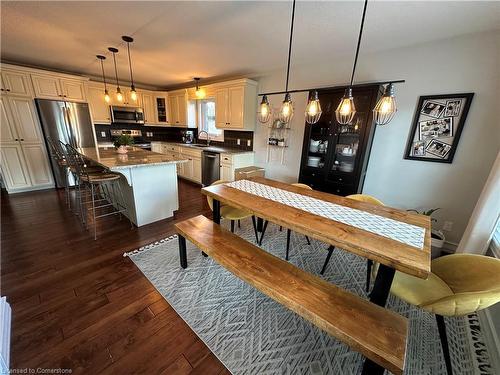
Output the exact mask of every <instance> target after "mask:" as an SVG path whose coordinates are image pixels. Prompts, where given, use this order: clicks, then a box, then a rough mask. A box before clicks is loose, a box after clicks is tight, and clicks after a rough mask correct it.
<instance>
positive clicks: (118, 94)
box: [108, 47, 123, 102]
mask: <svg viewBox="0 0 500 375" xmlns="http://www.w3.org/2000/svg"><path fill="white" fill-rule="evenodd" d="M108 50H109V52H111V53H112V54H113V62H114V64H115V78H116V100H118V101H119V102H123V94H122V90H121V89H120V84H119V83H118V70H117V69H116V56H115V54H116V53H118V49H116V48H114V47H109V48H108Z"/></svg>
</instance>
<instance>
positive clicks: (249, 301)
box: [124, 220, 493, 375]
mask: <svg viewBox="0 0 500 375" xmlns="http://www.w3.org/2000/svg"><path fill="white" fill-rule="evenodd" d="M228 224H229V223H227V222H223V223H222V225H224V226H226V227H228ZM236 234H238V235H239V236H241V237H243V238H245V239H247V240H249V241H251V242H253V243H255V237H254V234H253V228H252V225H251V221H250V220H242V222H241V228H237V229H236ZM285 243H286V230H283V231H279V229H278V227H277V226H276V225H273V224H269V227H268V228H267V232H266V235H265V237H264V241H263V244H262V246H261V247H262V248H263V249H264V250H266V251H268V252H270V253H272V254H274V255H275V256H278V257H281V258H284V255H285ZM177 245H178V244H177V238H176V237H175V236H172V237H170V238H168V239H165V240H162V241H159V242H156V243H153V244H151V245H148V246H145V247H143V248H141V249H138V250H136V251H133V252H130V253H126V254H124V255H127V256H130V258H131V259H132V261H133V262H134V263H135V264H136V265H137V266H138V267H139V269H140V270H141V271H142V272H143V273H144V275H145V276H146V277H147V278H148V279H149V280H150V281H151V283H152V284H153V285H154V286H155V288H156V289H157V290H158V291H159V292H160V293H161V294H162V295H163V296H164V297H165V299H166V300H167V301H168V303H169V304H170V305H171V306H172V307H173V308H174V309H175V310H176V311H177V313H178V314H179V315H180V316H181V317H182V319H184V320H185V321H186V323H187V324H188V325H189V326H190V327H191V328H192V329H193V331H194V332H196V334H197V335H198V336H199V337H200V338H201V339H202V340H203V341H204V342H205V343H206V345H207V346H208V347H209V348H210V350H211V351H212V352H213V353H214V354H215V355H216V356H217V357H218V358H219V359H220V361H221V362H222V363H223V364H224V365H225V366H226V367H227V368H228V369H229V370H230V371H231V372H232V373H233V374H238V375H240V374H241V375H243V374H313V375H318V374H346V375H350V374H359V373H360V372H361V368H362V364H363V360H364V357H363V356H362V355H361V354H359V353H356V352H354V351H352V350H350V349H349V347H348V346H347V345H344V344H342V343H341V342H339V341H338V340H336V339H334V338H332V337H331V336H329V335H328V334H327V333H325V332H323V331H321V330H320V329H319V328H316V327H315V326H314V325H312V324H311V323H309V322H308V321H306V320H304V319H303V318H301V317H300V316H298V315H296V314H294V313H293V312H291V311H290V310H288V309H286V308H285V307H283V306H282V305H280V304H278V303H277V302H275V301H273V300H272V299H270V298H268V297H267V296H265V295H263V294H262V293H260V292H259V291H257V290H255V289H254V288H253V287H251V286H249V285H248V284H246V283H244V282H243V281H241V280H240V279H238V278H237V277H236V276H234V275H233V274H231V273H230V272H229V271H227V270H225V269H224V268H223V267H221V266H219V265H218V264H217V263H215V262H214V261H213V260H212V259H210V258H205V257H203V256H202V254H201V252H200V250H199V249H197V248H196V247H195V246H194V245H193V244H191V243H190V242H189V241H188V242H187V258H188V268H187V269H185V270H184V269H182V268H181V267H180V266H179V254H178V247H177ZM327 247H328V246H327V245H326V244H324V243H322V242H319V241H315V240H311V245H308V244H307V242H306V239H305V238H304V236H302V235H300V234H297V233H294V232H292V237H291V246H290V262H291V263H292V264H294V265H296V266H297V267H299V268H301V269H303V270H305V271H308V272H311V273H313V274H316V275H319V271H320V270H321V267H322V265H323V262H324V260H325V257H326V255H327V251H326V249H327ZM365 275H366V260H365V259H363V258H361V257H358V256H356V255H353V254H350V253H348V252H344V251H342V250H336V251H335V252H334V254H333V256H332V258H331V259H330V263H329V266H328V269H327V271H326V272H325V275H324V276H323V278H324V279H325V280H327V281H329V282H332V283H334V284H335V285H338V286H340V287H342V288H344V289H347V290H349V291H351V292H353V293H355V294H357V295H359V296H363V297H365V298H366V293H365V291H364V284H365ZM387 308H389V309H391V310H393V311H395V312H397V313H399V314H401V315H403V316H405V317H407V318H408V319H409V320H410V332H409V342H408V348H407V365H406V370H405V374H412V375H415V374H419V375H420V374H422V375H424V374H425V375H427V374H446V369H445V366H444V359H443V353H442V349H441V344H440V340H439V335H438V330H437V326H436V320H435V318H434V316H433V315H432V314H430V313H427V312H425V311H423V310H421V309H418V308H416V307H414V306H411V305H409V304H407V303H405V302H403V301H401V300H399V299H397V298H396V297H394V296H390V298H389V301H388V305H387ZM446 326H447V332H448V340H449V344H450V352H451V357H452V362H453V371H454V373H455V374H484V375H489V374H493V370H492V369H491V367H490V366H489V359H488V354H487V351H486V347H485V345H484V343H483V340H482V335H481V331H480V327H479V323H478V321H477V317H476V316H475V315H471V316H469V317H462V318H450V319H448V318H447V319H446Z"/></svg>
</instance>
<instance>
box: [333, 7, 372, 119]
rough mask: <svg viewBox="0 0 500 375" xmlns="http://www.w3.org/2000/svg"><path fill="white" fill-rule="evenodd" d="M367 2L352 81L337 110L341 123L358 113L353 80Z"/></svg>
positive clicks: (337, 116)
mask: <svg viewBox="0 0 500 375" xmlns="http://www.w3.org/2000/svg"><path fill="white" fill-rule="evenodd" d="M367 4H368V0H365V5H364V7H363V16H362V17H361V26H360V28H359V36H358V45H357V46H356V55H355V57H354V64H353V66H352V74H351V82H350V84H349V87H348V88H346V89H345V92H344V97H343V98H342V100H341V101H340V104H339V106H338V107H337V109H336V110H335V118H336V119H337V121H338V123H339V124H341V125H347V124H349V123H350V122H351V121H352V119H353V118H354V115H355V114H356V107H355V106H354V99H353V97H352V82H353V80H354V73H355V72H356V64H357V62H358V55H359V46H360V45H361V37H362V35H363V26H364V24H365V15H366V6H367Z"/></svg>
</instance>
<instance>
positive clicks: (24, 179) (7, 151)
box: [0, 145, 31, 192]
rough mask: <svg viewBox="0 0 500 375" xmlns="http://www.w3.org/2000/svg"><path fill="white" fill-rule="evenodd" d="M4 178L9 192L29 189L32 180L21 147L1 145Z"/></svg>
mask: <svg viewBox="0 0 500 375" xmlns="http://www.w3.org/2000/svg"><path fill="white" fill-rule="evenodd" d="M0 152H1V155H2V160H1V163H2V164H1V166H2V177H3V181H4V184H5V185H6V187H7V190H8V191H9V192H10V191H11V190H18V189H23V190H24V189H29V187H30V186H31V179H30V177H29V171H28V166H27V165H26V162H25V161H24V156H23V151H22V150H21V146H20V145H1V146H0Z"/></svg>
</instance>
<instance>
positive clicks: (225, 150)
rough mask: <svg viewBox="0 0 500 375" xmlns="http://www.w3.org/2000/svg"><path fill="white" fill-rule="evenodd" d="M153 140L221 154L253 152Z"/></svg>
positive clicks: (251, 152)
mask: <svg viewBox="0 0 500 375" xmlns="http://www.w3.org/2000/svg"><path fill="white" fill-rule="evenodd" d="M153 142H159V143H169V144H173V145H177V146H181V147H187V148H191V149H194V150H201V151H204V150H207V151H211V152H218V153H221V154H222V153H223V154H253V153H254V151H246V150H239V149H236V148H228V147H219V146H210V147H196V146H193V145H192V144H189V143H182V142H163V141H161V142H160V141H153Z"/></svg>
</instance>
